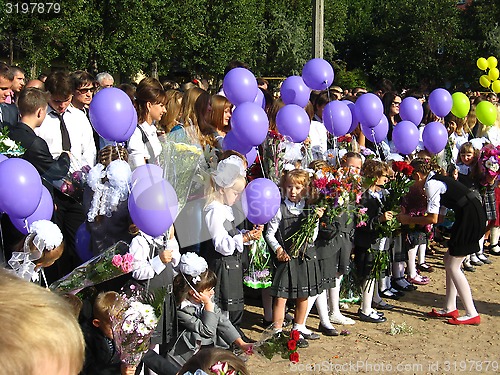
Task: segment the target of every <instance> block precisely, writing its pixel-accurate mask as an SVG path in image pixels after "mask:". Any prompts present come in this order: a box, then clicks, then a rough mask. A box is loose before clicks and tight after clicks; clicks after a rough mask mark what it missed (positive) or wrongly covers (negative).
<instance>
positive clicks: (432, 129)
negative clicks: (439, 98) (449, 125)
mask: <svg viewBox="0 0 500 375" xmlns="http://www.w3.org/2000/svg"><path fill="white" fill-rule="evenodd" d="M422 140H423V141H424V146H425V148H426V149H427V150H428V151H430V152H432V153H433V154H438V153H440V152H441V151H443V149H444V148H445V147H446V144H447V143H448V131H447V130H446V127H445V126H444V125H443V124H441V123H440V122H437V121H433V122H429V123H428V124H427V125H425V127H424V131H423V133H422Z"/></svg>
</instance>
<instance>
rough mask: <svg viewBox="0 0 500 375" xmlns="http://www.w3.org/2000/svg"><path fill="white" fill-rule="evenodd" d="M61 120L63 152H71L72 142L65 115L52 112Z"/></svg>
mask: <svg viewBox="0 0 500 375" xmlns="http://www.w3.org/2000/svg"><path fill="white" fill-rule="evenodd" d="M52 113H53V114H54V115H56V116H57V118H58V119H59V127H60V129H61V138H62V149H63V151H70V150H71V141H70V139H69V133H68V129H67V128H66V124H65V123H64V119H63V114H64V113H58V112H55V111H54V112H52Z"/></svg>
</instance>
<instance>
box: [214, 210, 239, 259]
mask: <svg viewBox="0 0 500 375" xmlns="http://www.w3.org/2000/svg"><path fill="white" fill-rule="evenodd" d="M226 220H227V221H229V222H233V221H234V214H233V209H232V208H231V207H229V206H227V205H225V204H222V203H220V202H217V201H213V202H212V203H210V204H209V205H208V206H206V207H205V222H206V224H207V227H208V232H209V233H210V237H211V238H212V241H213V243H214V247H215V251H217V252H218V253H220V254H222V255H224V256H227V255H231V254H233V253H234V250H238V252H240V253H242V252H243V232H242V231H239V230H238V229H237V230H238V232H239V233H238V234H237V235H235V236H234V237H232V236H231V235H230V234H229V233H228V231H227V230H226V228H224V223H225V222H226Z"/></svg>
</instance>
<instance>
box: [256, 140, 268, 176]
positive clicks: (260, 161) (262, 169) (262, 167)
mask: <svg viewBox="0 0 500 375" xmlns="http://www.w3.org/2000/svg"><path fill="white" fill-rule="evenodd" d="M255 149H256V150H257V156H258V157H259V165H260V170H261V171H262V176H264V178H267V176H266V172H264V165H263V164H262V158H261V156H260V151H259V147H258V146H257V147H256V148H255Z"/></svg>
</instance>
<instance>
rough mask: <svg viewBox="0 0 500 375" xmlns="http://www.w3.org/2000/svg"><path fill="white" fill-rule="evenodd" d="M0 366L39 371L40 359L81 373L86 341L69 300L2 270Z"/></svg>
mask: <svg viewBox="0 0 500 375" xmlns="http://www.w3.org/2000/svg"><path fill="white" fill-rule="evenodd" d="M0 325H1V327H2V329H3V330H4V334H3V335H0V368H1V369H2V370H1V371H2V373H3V374H26V375H30V374H37V373H38V369H39V367H40V362H41V361H50V362H51V363H52V364H54V365H55V366H57V368H59V369H60V368H69V372H68V373H69V374H75V375H76V374H78V373H79V372H80V371H81V369H82V367H83V360H84V350H85V342H84V339H83V334H82V331H81V330H80V326H79V324H78V322H77V320H76V318H75V316H74V315H73V312H72V308H71V306H70V304H69V303H68V302H67V301H66V300H64V298H62V297H60V296H58V295H56V294H55V293H53V292H51V291H49V290H48V289H44V288H41V287H40V286H38V285H36V284H33V283H29V282H26V281H24V280H22V279H19V278H17V277H16V276H14V275H12V274H11V273H8V271H6V270H4V269H1V270H0Z"/></svg>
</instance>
